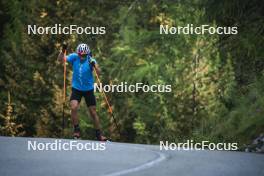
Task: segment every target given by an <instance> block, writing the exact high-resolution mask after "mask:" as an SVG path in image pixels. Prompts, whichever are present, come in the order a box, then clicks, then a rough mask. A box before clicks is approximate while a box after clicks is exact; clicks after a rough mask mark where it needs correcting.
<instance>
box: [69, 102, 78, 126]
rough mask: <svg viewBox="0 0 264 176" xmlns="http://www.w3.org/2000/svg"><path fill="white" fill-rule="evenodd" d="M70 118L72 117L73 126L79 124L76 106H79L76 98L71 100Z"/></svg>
mask: <svg viewBox="0 0 264 176" xmlns="http://www.w3.org/2000/svg"><path fill="white" fill-rule="evenodd" d="M70 105H71V119H72V124H73V125H74V126H76V125H78V124H79V119H78V116H77V112H78V108H79V102H78V101H77V100H71V103H70Z"/></svg>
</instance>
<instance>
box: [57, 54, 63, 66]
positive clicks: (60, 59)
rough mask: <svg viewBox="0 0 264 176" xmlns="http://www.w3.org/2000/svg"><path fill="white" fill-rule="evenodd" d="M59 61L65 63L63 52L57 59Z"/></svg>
mask: <svg viewBox="0 0 264 176" xmlns="http://www.w3.org/2000/svg"><path fill="white" fill-rule="evenodd" d="M57 60H58V61H59V62H61V63H63V61H64V53H63V52H62V51H61V52H60V53H59V55H58V57H57Z"/></svg>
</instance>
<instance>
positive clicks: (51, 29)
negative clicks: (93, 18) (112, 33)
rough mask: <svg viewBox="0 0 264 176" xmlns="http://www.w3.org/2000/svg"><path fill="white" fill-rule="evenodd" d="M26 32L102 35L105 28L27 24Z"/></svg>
mask: <svg viewBox="0 0 264 176" xmlns="http://www.w3.org/2000/svg"><path fill="white" fill-rule="evenodd" d="M27 33H28V35H30V34H66V35H67V34H94V35H97V34H98V35H103V34H106V28H105V27H103V26H100V27H94V26H86V27H82V26H78V25H75V24H72V25H68V26H62V25H61V24H55V25H54V26H45V27H44V26H37V25H28V26H27Z"/></svg>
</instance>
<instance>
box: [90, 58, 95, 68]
mask: <svg viewBox="0 0 264 176" xmlns="http://www.w3.org/2000/svg"><path fill="white" fill-rule="evenodd" d="M95 63H96V60H95V59H94V58H91V60H90V64H91V66H92V67H94V66H95Z"/></svg>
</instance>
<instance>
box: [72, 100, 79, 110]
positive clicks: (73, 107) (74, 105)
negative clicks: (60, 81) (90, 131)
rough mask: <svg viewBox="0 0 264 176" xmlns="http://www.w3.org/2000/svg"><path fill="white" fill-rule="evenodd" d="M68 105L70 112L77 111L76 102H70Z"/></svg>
mask: <svg viewBox="0 0 264 176" xmlns="http://www.w3.org/2000/svg"><path fill="white" fill-rule="evenodd" d="M70 104H71V110H72V111H77V110H78V101H76V100H72V101H71V103H70Z"/></svg>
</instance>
